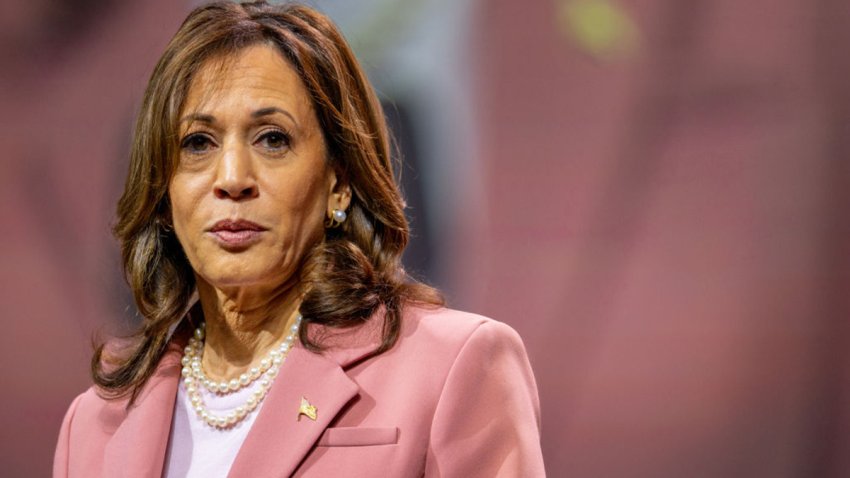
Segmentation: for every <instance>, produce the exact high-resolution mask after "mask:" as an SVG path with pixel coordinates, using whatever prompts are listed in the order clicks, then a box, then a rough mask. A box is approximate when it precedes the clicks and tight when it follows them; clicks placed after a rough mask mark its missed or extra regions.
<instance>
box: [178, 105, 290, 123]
mask: <svg viewBox="0 0 850 478" xmlns="http://www.w3.org/2000/svg"><path fill="white" fill-rule="evenodd" d="M275 113H280V114H282V115H284V116H287V117H289V119H290V120H292V122H293V123H295V124H296V125H297V124H298V121H296V120H295V117H294V116H292V113H290V112H289V111H286V110H284V109H281V108H278V107H277V106H269V107H267V108H260V109H258V110H257V111H254V112H253V113H251V118H254V119H256V118H262V117H263V116H270V115H273V114H275ZM186 121H198V122H200V123H207V124H213V123H215V116H213V115H208V114H203V113H190V114H188V115H186V116H184V117H182V118H180V123H184V122H186Z"/></svg>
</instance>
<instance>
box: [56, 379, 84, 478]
mask: <svg viewBox="0 0 850 478" xmlns="http://www.w3.org/2000/svg"><path fill="white" fill-rule="evenodd" d="M82 398H83V394H80V395H79V396H78V397H77V398H75V399H74V401H73V402H71V406H70V407H68V411H67V412H65V418H64V419H63V420H62V428H60V430H59V442H58V443H57V444H56V452H55V453H54V455H53V478H64V477H67V476H68V458H69V455H70V450H71V423H72V422H73V421H74V414H75V413H76V411H77V404H78V403H80V400H81V399H82Z"/></svg>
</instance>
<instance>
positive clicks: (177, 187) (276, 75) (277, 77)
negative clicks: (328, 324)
mask: <svg viewBox="0 0 850 478" xmlns="http://www.w3.org/2000/svg"><path fill="white" fill-rule="evenodd" d="M180 118H181V123H180V129H179V131H180V142H181V143H180V144H181V147H180V161H179V165H178V167H177V169H176V171H175V173H174V175H173V177H172V179H171V182H170V184H169V198H170V201H171V216H172V221H173V225H174V231H175V233H176V235H177V238H178V240H179V241H180V244H181V245H182V246H183V249H184V251H185V253H186V256H187V258H188V259H189V262H190V263H191V265H192V268H193V269H194V271H195V276H196V279H197V284H198V294H199V297H200V302H201V306H202V308H203V311H204V317H205V319H206V323H207V327H206V341H205V344H204V357H203V367H204V370H205V371H206V373H207V375H209V376H210V377H212V378H215V379H224V378H233V377H235V376H238V374H240V373H242V372H244V371H246V370H247V369H248V368H250V367H251V366H254V365H256V363H257V362H258V361H259V360H260V359H261V358H263V356H265V354H266V353H267V352H268V350H269V349H270V348H271V347H273V346H274V345H275V344H276V343H277V342H279V341H280V340H282V339H283V337H285V336H286V334H287V331H288V329H289V325H290V324H291V323H292V321H294V319H295V317H296V316H297V312H298V305H299V302H300V293H301V292H302V291H300V290H299V289H298V284H297V278H298V268H299V267H300V266H301V263H302V260H303V258H304V255H305V254H306V253H307V252H308V251H309V250H310V248H311V247H312V246H313V245H315V244H316V243H318V242H319V241H321V240H322V238H323V234H324V232H323V231H324V221H325V218H326V217H328V216H329V215H330V213H331V211H332V210H333V209H336V208H338V209H343V210H344V209H346V208H347V207H348V205H349V201H350V195H351V194H350V188H349V187H348V185H346V184H342V183H341V182H339V181H337V176H336V174H335V172H334V170H333V168H332V167H331V166H330V164H329V162H328V160H327V157H326V147H325V144H324V139H323V136H322V131H321V128H320V126H319V123H318V120H317V119H316V114H315V112H314V110H313V107H312V104H311V101H310V97H309V94H308V93H307V90H306V88H305V86H304V85H303V83H302V82H301V80H300V78H299V77H298V75H297V73H296V72H295V71H294V70H293V69H292V67H290V66H289V64H288V63H287V62H286V61H285V60H284V58H283V57H282V56H281V55H280V54H279V53H278V52H277V51H276V50H275V49H274V48H273V47H271V46H267V45H255V46H251V47H248V48H245V49H243V50H241V51H240V52H238V53H237V54H235V55H232V56H230V57H227V58H214V59H212V60H210V61H208V62H207V63H206V64H205V65H203V67H202V68H201V70H200V71H199V72H198V74H197V75H196V76H195V78H194V80H193V82H192V84H191V86H190V89H189V94H188V97H187V100H186V102H185V104H184V107H183V109H182V111H181V114H180ZM221 220H248V221H251V222H253V223H256V224H258V225H259V226H261V228H262V231H260V232H257V233H255V234H253V235H252V238H251V240H249V241H248V242H247V243H240V244H237V245H234V244H232V243H228V242H227V241H224V240H222V238H221V235H220V234H217V233H216V232H214V231H211V228H213V226H214V225H215V224H216V223H217V222H219V221H221Z"/></svg>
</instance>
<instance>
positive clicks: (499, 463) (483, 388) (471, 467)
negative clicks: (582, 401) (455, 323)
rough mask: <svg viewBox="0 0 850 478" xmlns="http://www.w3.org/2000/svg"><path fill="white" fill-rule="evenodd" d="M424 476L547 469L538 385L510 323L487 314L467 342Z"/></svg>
mask: <svg viewBox="0 0 850 478" xmlns="http://www.w3.org/2000/svg"><path fill="white" fill-rule="evenodd" d="M425 476H426V477H455V476H464V477H519V476H522V477H539V476H545V471H544V468H543V456H542V453H541V450H540V404H539V401H538V397H537V385H536V384H535V381H534V375H533V374H532V372H531V366H530V364H529V362H528V357H527V356H526V353H525V347H524V346H523V344H522V340H521V339H520V337H519V335H518V334H517V333H516V332H515V331H514V330H513V329H512V328H510V327H509V326H507V325H505V324H502V323H500V322H496V321H486V322H483V323H481V324H480V325H479V326H478V327H477V328H476V329H475V330H474V331H473V332H472V334H470V336H469V338H468V339H467V341H466V343H465V344H464V345H463V347H462V348H461V350H460V353H459V354H458V356H457V359H456V360H455V362H454V364H453V365H452V367H451V370H450V371H449V373H448V376H447V379H446V382H445V385H444V388H443V391H442V393H441V395H440V399H439V402H438V403H437V407H436V410H435V413H434V420H433V423H432V425H431V436H430V445H429V449H428V453H427V456H426V462H425Z"/></svg>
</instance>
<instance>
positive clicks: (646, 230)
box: [0, 0, 850, 477]
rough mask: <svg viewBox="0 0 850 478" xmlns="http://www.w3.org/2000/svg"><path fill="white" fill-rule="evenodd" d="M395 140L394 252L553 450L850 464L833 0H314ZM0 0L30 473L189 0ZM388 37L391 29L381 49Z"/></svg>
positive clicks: (109, 294)
mask: <svg viewBox="0 0 850 478" xmlns="http://www.w3.org/2000/svg"><path fill="white" fill-rule="evenodd" d="M318 3H319V6H320V8H324V9H326V10H327V11H328V12H329V14H331V16H332V17H333V18H334V19H335V20H337V21H338V22H339V23H340V25H342V27H343V29H344V30H345V31H346V34H347V35H348V36H349V38H350V39H351V41H352V44H353V46H354V48H355V50H357V51H358V55H360V56H361V58H362V59H363V60H364V63H365V64H366V66H367V67H368V68H369V70H370V76H371V77H372V79H373V81H374V82H375V84H376V86H377V87H378V89H379V92H380V93H381V94H382V96H383V97H384V98H385V100H386V104H387V106H388V112H389V115H390V119H391V122H392V124H393V126H394V128H395V129H396V131H397V136H398V137H399V138H400V142H401V147H402V150H403V151H404V152H405V157H406V158H407V159H408V160H409V161H410V166H408V167H407V168H406V170H405V175H404V179H405V190H406V192H407V193H408V195H409V196H410V197H411V204H412V205H413V207H412V209H411V215H412V221H413V225H414V230H415V232H416V239H415V241H414V244H413V246H412V249H411V252H410V254H408V256H407V260H408V263H409V265H410V268H411V269H412V270H414V271H416V272H417V273H418V274H420V275H421V276H423V277H425V278H426V279H428V280H430V281H431V282H433V283H435V284H437V285H439V286H440V287H442V288H443V289H444V290H445V291H446V293H447V295H448V297H449V300H450V304H451V305H452V306H454V307H456V308H462V309H466V310H471V311H474V312H478V313H482V314H485V315H489V316H491V317H494V318H496V319H498V320H501V321H503V322H506V323H508V324H510V325H512V326H513V327H514V328H516V329H517V330H518V331H519V332H520V334H521V335H522V337H523V338H524V341H525V344H526V347H527V349H528V352H529V356H530V358H531V360H532V365H533V367H534V370H535V373H536V376H537V380H538V386H539V389H540V396H541V402H542V408H543V437H542V443H543V449H544V456H545V460H546V466H547V471H548V473H549V475H550V476H580V477H608V476H629V477H680V476H689V477H694V476H696V477H700V476H705V477H713V476H723V477H738V476H740V477H754V476H759V477H761V476H765V477H767V476H770V477H814V476H817V477H832V476H835V477H838V476H847V475H850V458H848V457H850V453H848V452H850V414H848V412H850V394H848V392H850V390H848V384H850V382H849V381H848V379H850V369H848V367H847V366H846V364H847V361H848V358H850V357H848V352H847V350H848V345H850V328H848V324H847V317H848V311H850V310H849V309H850V304H848V297H850V295H848V293H847V292H848V290H850V288H848V286H850V274H848V272H850V250H848V241H847V238H848V232H850V224H848V207H847V206H848V199H850V198H848V196H850V193H848V186H850V184H848V183H849V182H850V166H848V159H850V156H848V151H850V149H848V147H849V146H850V144H848V141H850V134H848V133H850V90H849V89H848V86H847V85H848V80H850V57H848V55H846V53H844V52H843V48H844V47H845V46H846V45H848V44H850V9H848V8H847V6H846V4H845V3H844V2H843V1H841V0H753V1H750V2H740V1H732V0H713V1H707V0H694V1H690V2H681V1H677V0H622V1H619V2H617V1H614V0H536V1H531V2H522V1H519V0H491V1H489V2H480V1H479V2H451V1H447V0H431V1H428V2H424V1H414V0H407V1H404V0H370V1H367V2H363V3H358V7H357V8H355V7H354V6H352V4H351V3H349V4H347V5H346V3H345V2H342V1H336V2H334V1H327V2H318ZM1 5H2V6H0V82H2V83H0V86H2V88H0V111H2V115H0V118H2V127H0V151H2V154H0V204H2V213H1V214H2V216H0V224H3V225H5V226H6V230H5V231H4V233H3V234H0V258H2V261H0V263H1V264H2V273H1V274H0V305H2V310H3V311H4V314H5V317H6V319H5V324H6V325H5V331H4V333H3V334H0V354H2V355H0V363H2V383H3V384H4V385H5V387H6V388H5V390H6V391H7V393H9V395H7V399H5V400H4V405H5V406H4V407H3V408H2V409H0V430H2V434H3V436H2V444H3V446H2V447H0V475H2V476H45V475H48V474H49V470H50V462H51V459H52V452H53V447H54V445H55V439H56V435H57V433H58V427H59V424H60V421H61V418H62V415H63V413H64V411H65V408H66V407H67V406H68V404H69V403H70V401H71V399H72V398H73V397H74V396H75V395H76V394H78V393H80V392H81V391H82V390H84V389H85V388H86V387H87V386H88V384H89V379H88V375H87V374H88V360H89V357H90V354H91V346H90V337H91V335H92V333H93V332H94V331H96V330H99V329H103V330H107V331H108V330H119V329H121V328H126V327H128V326H130V325H131V324H132V323H133V321H134V320H136V319H135V317H134V311H133V308H132V300H131V299H130V297H129V294H128V292H127V290H126V287H125V286H124V285H123V283H122V281H121V275H120V264H119V260H118V251H117V247H116V244H115V242H114V241H113V240H112V238H111V237H110V235H109V225H110V223H111V221H112V216H113V214H114V203H115V201H116V199H117V197H118V195H119V194H120V190H121V187H122V182H123V175H124V169H125V168H126V164H127V159H126V152H127V145H128V143H129V135H130V131H131V127H132V121H133V116H134V113H135V111H136V109H137V108H138V105H139V102H140V101H141V93H142V90H143V88H144V86H145V82H146V80H147V76H148V75H149V74H150V71H151V69H152V67H153V64H154V62H155V61H156V59H157V57H158V55H159V54H160V53H161V51H162V50H163V48H164V45H165V43H166V42H167V41H168V39H169V38H170V36H171V35H172V34H173V33H174V31H176V29H177V26H178V25H179V23H180V21H181V20H182V19H183V18H184V17H185V15H186V13H188V11H189V9H190V8H191V6H192V4H191V2H175V1H167V0H151V1H146V2H119V1H116V0H112V1H106V2H93V1H90V0H74V1H65V2H58V1H55V0H40V1H23V0H4V2H3V3H2V4H1ZM390 47H392V48H390Z"/></svg>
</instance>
